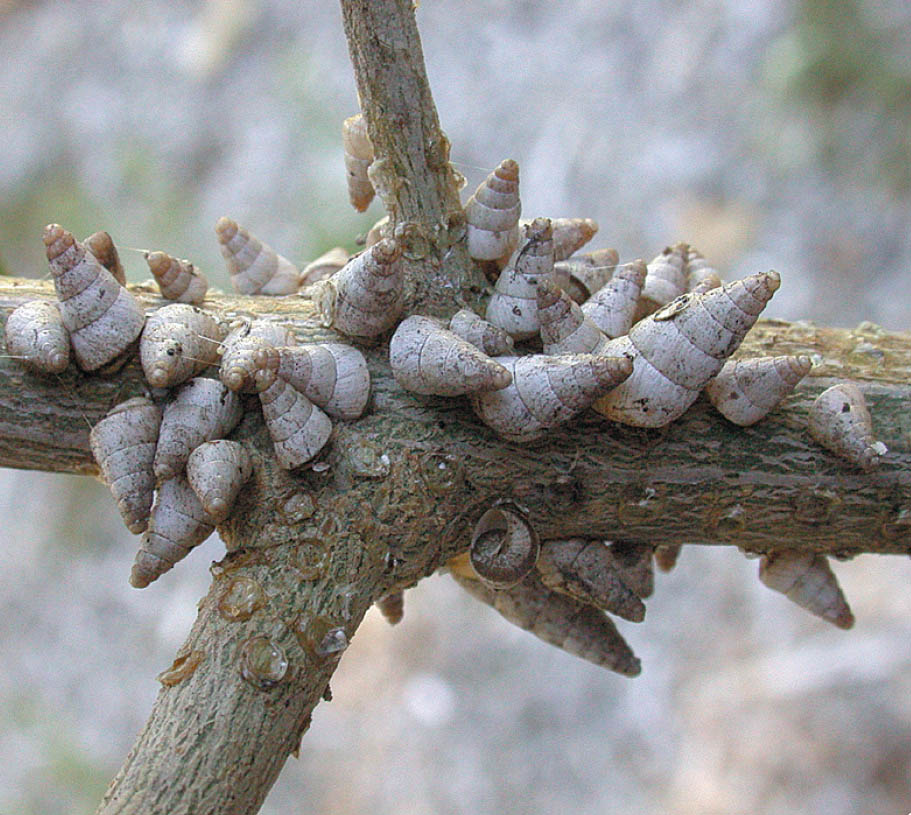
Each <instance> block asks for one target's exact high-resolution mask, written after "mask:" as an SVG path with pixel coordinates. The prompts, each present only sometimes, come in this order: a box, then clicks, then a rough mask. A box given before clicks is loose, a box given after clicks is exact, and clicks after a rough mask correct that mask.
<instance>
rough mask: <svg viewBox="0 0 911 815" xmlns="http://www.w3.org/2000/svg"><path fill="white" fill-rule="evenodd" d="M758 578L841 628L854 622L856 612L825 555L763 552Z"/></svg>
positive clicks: (847, 626) (812, 612)
mask: <svg viewBox="0 0 911 815" xmlns="http://www.w3.org/2000/svg"><path fill="white" fill-rule="evenodd" d="M759 579H760V580H761V581H762V582H763V583H764V584H765V585H766V586H768V587H769V588H770V589H774V590H775V591H780V592H781V593H782V594H784V595H785V596H786V597H787V598H788V599H789V600H792V601H793V602H795V603H797V605H799V606H800V607H801V608H805V609H806V610H807V611H809V612H810V613H811V614H815V615H816V616H817V617H821V618H822V619H823V620H825V621H826V622H828V623H832V624H833V625H836V626H838V627H839V628H851V627H852V626H853V625H854V615H853V614H852V613H851V609H850V608H849V606H848V603H847V601H846V600H845V596H844V594H842V591H841V588H840V587H839V585H838V579H837V578H836V577H835V575H834V574H833V572H832V569H831V567H830V566H829V562H828V561H827V560H826V558H825V556H824V555H818V554H815V553H814V552H792V551H780V552H772V553H770V554H768V555H763V557H762V559H761V560H760V561H759Z"/></svg>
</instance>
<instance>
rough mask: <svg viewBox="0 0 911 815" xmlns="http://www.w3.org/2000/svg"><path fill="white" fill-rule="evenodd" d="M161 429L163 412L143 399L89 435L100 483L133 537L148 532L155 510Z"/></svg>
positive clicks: (127, 404) (123, 406) (120, 409)
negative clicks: (156, 460) (155, 464)
mask: <svg viewBox="0 0 911 815" xmlns="http://www.w3.org/2000/svg"><path fill="white" fill-rule="evenodd" d="M160 425H161V411H160V410H159V409H158V407H157V406H156V405H155V404H154V403H153V402H152V400H151V399H147V398H145V397H141V396H140V397H135V398H133V399H128V400H127V401H125V402H121V403H120V404H119V405H117V406H115V407H114V408H112V409H111V410H110V411H108V413H107V415H106V416H105V417H104V418H103V419H102V420H101V421H100V422H98V423H97V424H96V425H95V426H94V427H93V428H92V431H91V433H89V445H90V446H91V448H92V455H93V456H95V461H96V462H98V468H99V469H100V470H101V480H102V481H104V483H105V484H107V485H108V488H109V489H110V490H111V492H112V493H113V495H114V500H115V501H116V502H117V508H118V509H119V510H120V514H121V516H123V520H124V523H125V524H126V525H127V529H129V530H130V532H132V533H133V534H134V535H138V534H139V533H140V532H144V531H145V529H146V526H147V521H148V519H149V511H150V509H151V507H152V496H153V493H154V491H155V477H154V475H153V473H152V462H153V461H154V458H155V446H156V444H157V443H158V429H159V427H160Z"/></svg>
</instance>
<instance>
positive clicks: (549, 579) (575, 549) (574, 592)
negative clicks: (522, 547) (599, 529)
mask: <svg viewBox="0 0 911 815" xmlns="http://www.w3.org/2000/svg"><path fill="white" fill-rule="evenodd" d="M537 568H538V576H539V577H540V579H541V582H542V583H544V585H545V586H547V587H548V588H549V589H553V590H554V591H557V592H560V593H561V594H566V595H568V596H570V597H574V598H575V599H577V600H580V601H581V602H583V603H586V604H587V605H591V606H596V607H597V608H600V609H601V610H602V611H610V612H611V613H613V614H616V615H617V616H619V617H623V618H624V619H626V620H632V621H633V622H636V623H638V622H642V620H643V619H645V605H644V604H643V602H642V600H640V599H639V596H638V595H637V594H636V593H635V592H633V591H632V589H630V588H629V586H627V585H626V583H625V582H624V581H623V576H622V573H621V572H620V570H619V569H618V567H617V564H616V561H615V560H614V558H613V557H612V556H611V553H610V551H609V550H608V548H607V546H605V545H604V542H603V541H598V540H583V539H581V538H571V539H569V540H551V541H544V543H542V544H541V554H540V555H539V556H538V563H537Z"/></svg>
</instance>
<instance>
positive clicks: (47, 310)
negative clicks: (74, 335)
mask: <svg viewBox="0 0 911 815" xmlns="http://www.w3.org/2000/svg"><path fill="white" fill-rule="evenodd" d="M5 330H6V352H7V353H8V354H10V355H11V356H13V357H16V358H18V359H19V361H20V362H22V363H23V364H24V365H27V366H28V367H29V368H31V369H33V370H35V371H39V372H41V373H46V374H59V373H60V372H61V371H63V370H65V369H66V366H67V365H69V364H70V332H69V331H67V330H66V326H65V325H64V324H63V317H62V316H61V314H60V309H59V308H58V307H57V304H56V303H52V302H50V301H48V300H30V301H29V302H27V303H23V304H22V305H21V306H19V307H18V308H16V309H15V310H14V311H13V312H12V313H11V314H10V315H9V317H8V318H7V320H6V329H5Z"/></svg>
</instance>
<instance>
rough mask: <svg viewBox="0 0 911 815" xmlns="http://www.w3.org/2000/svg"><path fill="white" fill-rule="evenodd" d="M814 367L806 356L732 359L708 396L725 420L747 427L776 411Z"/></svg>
mask: <svg viewBox="0 0 911 815" xmlns="http://www.w3.org/2000/svg"><path fill="white" fill-rule="evenodd" d="M812 366H813V363H812V362H811V361H810V358H809V357H805V356H799V357H790V356H781V357H763V358H761V359H743V360H733V359H732V360H729V361H728V362H726V363H725V364H724V367H723V368H722V369H721V371H720V372H719V373H718V375H717V376H716V377H715V378H714V379H712V380H711V381H710V382H709V383H708V384H707V385H706V386H705V393H706V396H708V398H709V401H710V402H711V403H712V404H713V405H714V406H715V407H716V408H717V410H718V411H719V413H721V415H722V416H724V417H725V418H726V419H728V420H729V421H732V422H734V424H739V425H741V426H743V427H747V426H749V425H751V424H755V423H756V422H758V421H759V420H760V419H762V418H763V417H764V416H765V415H766V414H768V413H769V412H770V411H771V410H773V409H774V408H775V406H776V405H777V404H778V403H779V402H780V401H781V400H782V399H784V398H785V396H787V395H788V394H789V393H791V391H793V390H794V388H795V387H796V386H797V383H798V382H800V380H801V379H803V378H804V377H805V376H806V375H807V374H808V373H809V371H810V368H811V367H812Z"/></svg>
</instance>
